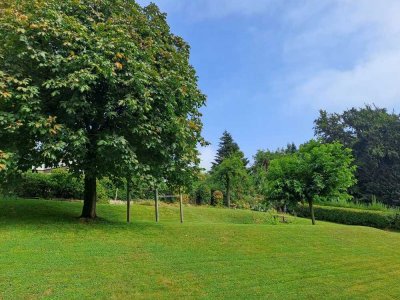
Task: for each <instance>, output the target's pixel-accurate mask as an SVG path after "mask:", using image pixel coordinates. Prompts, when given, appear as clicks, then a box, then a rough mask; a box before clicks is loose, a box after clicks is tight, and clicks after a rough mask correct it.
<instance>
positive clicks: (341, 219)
mask: <svg viewBox="0 0 400 300" xmlns="http://www.w3.org/2000/svg"><path fill="white" fill-rule="evenodd" d="M296 213H297V215H298V216H300V217H307V218H309V217H310V212H309V209H308V207H307V206H301V207H299V208H297V210H296ZM314 213H315V217H316V219H317V220H322V221H328V222H334V223H340V224H347V225H360V226H369V227H375V228H380V229H395V230H400V214H398V213H393V212H385V211H375V210H362V209H353V208H342V207H330V206H317V205H316V206H314Z"/></svg>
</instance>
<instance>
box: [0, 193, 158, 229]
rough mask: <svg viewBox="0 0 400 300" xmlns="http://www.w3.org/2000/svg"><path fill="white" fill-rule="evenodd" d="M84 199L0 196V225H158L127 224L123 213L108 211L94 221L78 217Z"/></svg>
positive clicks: (151, 224) (150, 225) (135, 226)
mask: <svg viewBox="0 0 400 300" xmlns="http://www.w3.org/2000/svg"><path fill="white" fill-rule="evenodd" d="M81 210H82V202H80V201H77V202H68V201H57V200H36V199H32V200H31V199H6V200H4V199H3V200H0V226H7V227H9V226H20V225H57V226H60V225H76V224H82V225H85V224H87V225H89V226H95V227H97V226H100V227H101V226H108V227H113V228H124V229H126V228H129V227H134V228H136V229H143V228H151V227H158V226H157V225H156V224H154V223H151V222H137V221H136V222H133V223H131V224H127V223H126V222H125V221H124V216H123V215H121V216H119V215H114V214H113V213H112V212H109V213H107V214H106V218H103V217H98V218H96V219H95V220H93V221H86V220H82V219H80V218H79V216H80V214H81Z"/></svg>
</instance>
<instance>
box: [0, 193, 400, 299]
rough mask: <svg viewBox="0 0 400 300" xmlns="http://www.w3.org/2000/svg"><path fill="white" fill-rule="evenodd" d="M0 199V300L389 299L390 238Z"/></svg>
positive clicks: (209, 214) (237, 214)
mask: <svg viewBox="0 0 400 300" xmlns="http://www.w3.org/2000/svg"><path fill="white" fill-rule="evenodd" d="M80 209H81V204H80V203H69V202H52V201H38V200H12V201H10V200H8V201H5V200H0V250H1V251H0V252H1V255H0V265H1V268H2V270H1V272H0V299H15V298H30V299H54V298H60V297H61V298H68V299H82V298H88V297H90V298H96V299H127V298H130V299H132V298H135V299H141V298H146V299H149V298H157V299H165V298H203V299H206V298H236V299H238V298H240V299H244V298H246V299H249V298H269V299H271V298H272V299H282V298H284V299H303V298H307V299H310V298H311V299H320V298H324V299H326V298H332V299H343V298H346V299H349V298H352V299H353V298H360V299H361V298H362V299H365V298H375V299H376V298H379V299H383V298H385V297H386V298H387V299H391V298H396V297H397V296H398V295H399V294H400V287H399V286H398V284H397V278H399V276H400V268H399V266H400V252H399V250H398V249H400V234H398V233H394V232H386V231H381V230H377V229H372V228H366V227H356V226H343V225H337V224H330V223H322V222H319V223H318V224H317V226H311V225H310V222H309V220H304V219H293V220H292V223H290V224H279V225H268V224H267V223H268V221H266V218H265V214H264V213H256V212H251V211H235V210H227V209H216V208H198V207H186V208H185V220H186V222H185V223H184V224H180V223H179V210H178V208H177V207H173V206H162V207H161V221H162V222H161V223H160V224H155V223H154V222H153V221H152V220H153V207H152V206H149V205H137V204H135V205H133V210H132V212H133V219H134V220H135V221H134V222H133V223H132V224H130V225H127V224H125V223H124V216H125V208H124V207H123V206H111V205H100V206H99V210H98V212H99V215H100V216H101V217H102V218H101V219H100V220H98V221H95V222H91V223H81V222H80V221H79V220H78V219H77V218H76V216H78V215H79V212H80Z"/></svg>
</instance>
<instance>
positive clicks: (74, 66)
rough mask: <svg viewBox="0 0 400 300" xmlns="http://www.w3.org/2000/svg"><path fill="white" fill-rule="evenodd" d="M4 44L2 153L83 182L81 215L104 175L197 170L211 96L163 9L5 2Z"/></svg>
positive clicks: (1, 10) (72, 0) (70, 0)
mask: <svg viewBox="0 0 400 300" xmlns="http://www.w3.org/2000/svg"><path fill="white" fill-rule="evenodd" d="M0 40H1V41H2V43H1V44H0V140H1V145H0V148H1V149H0V151H2V152H0V153H6V152H11V153H14V156H13V158H14V160H15V161H16V164H17V166H18V168H19V169H20V170H29V169H30V168H31V167H32V166H38V165H41V164H45V165H47V166H56V165H58V164H59V163H60V162H62V163H63V164H64V165H66V166H67V167H68V168H69V170H70V171H71V172H75V173H77V174H81V175H83V176H84V181H85V193H84V208H83V211H82V217H85V218H93V217H95V216H96V179H98V178H100V177H103V176H108V177H111V178H121V177H123V178H131V177H132V176H141V177H143V178H147V177H144V176H148V177H149V176H150V177H153V178H154V177H157V178H159V179H160V178H162V179H163V180H171V181H172V182H173V183H177V184H182V183H183V182H184V181H185V180H184V178H187V177H188V176H187V175H179V174H188V173H190V172H191V168H192V167H193V166H195V165H196V163H198V153H197V150H196V146H197V144H198V143H199V142H200V143H202V142H203V139H202V138H201V128H202V124H201V121H200V113H199V108H200V107H201V106H202V105H203V104H204V102H205V96H204V95H203V94H202V93H201V92H200V91H199V89H198V86H197V77H196V74H195V70H194V69H193V68H192V66H191V65H190V63H189V46H188V45H187V44H186V43H185V42H184V41H183V40H182V38H180V37H178V36H175V35H174V34H172V33H171V32H170V28H169V26H168V24H167V22H166V15H165V14H163V13H161V12H160V11H159V9H158V8H157V6H156V5H154V4H151V5H149V6H147V7H145V8H142V7H140V6H139V5H138V4H136V3H135V1H125V0H65V1H58V0H46V1H41V0H37V1H30V0H21V1H14V0H3V1H1V3H0ZM2 157H4V155H3V154H2ZM1 164H2V168H3V165H5V164H4V163H1ZM175 175H177V176H175Z"/></svg>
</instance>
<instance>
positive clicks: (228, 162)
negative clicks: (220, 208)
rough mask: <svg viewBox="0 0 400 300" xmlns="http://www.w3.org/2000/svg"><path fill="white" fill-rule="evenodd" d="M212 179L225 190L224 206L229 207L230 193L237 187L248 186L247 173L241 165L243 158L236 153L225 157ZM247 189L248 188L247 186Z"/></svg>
mask: <svg viewBox="0 0 400 300" xmlns="http://www.w3.org/2000/svg"><path fill="white" fill-rule="evenodd" d="M212 178H214V181H215V182H220V183H221V184H222V186H223V187H224V189H225V205H226V206H228V207H230V206H231V192H232V190H233V189H235V188H237V187H239V186H246V185H248V184H247V183H248V181H249V178H248V173H247V170H246V167H245V165H244V163H243V157H242V156H241V155H240V153H238V152H236V153H234V154H232V155H231V156H229V157H226V158H225V159H224V160H223V161H222V162H221V163H220V164H219V165H217V166H216V167H215V168H214V170H213V172H212ZM247 187H248V186H247Z"/></svg>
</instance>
